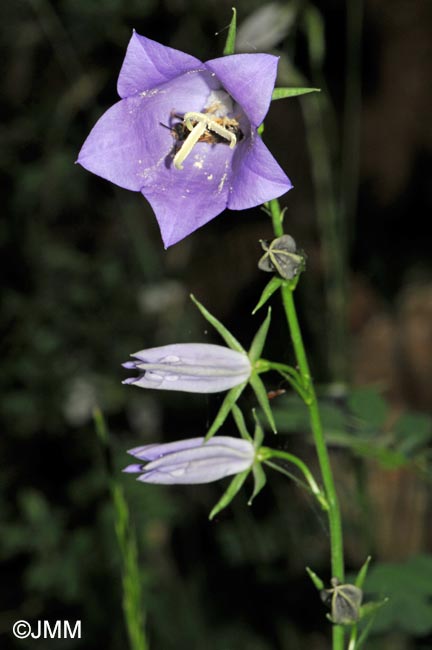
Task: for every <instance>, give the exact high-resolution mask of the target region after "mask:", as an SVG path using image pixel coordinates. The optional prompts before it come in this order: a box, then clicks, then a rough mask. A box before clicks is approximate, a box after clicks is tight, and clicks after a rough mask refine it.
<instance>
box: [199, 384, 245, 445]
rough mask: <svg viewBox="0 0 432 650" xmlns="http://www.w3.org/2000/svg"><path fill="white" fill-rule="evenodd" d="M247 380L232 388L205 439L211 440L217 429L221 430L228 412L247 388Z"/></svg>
mask: <svg viewBox="0 0 432 650" xmlns="http://www.w3.org/2000/svg"><path fill="white" fill-rule="evenodd" d="M246 384H247V382H245V383H244V384H240V386H234V388H231V390H230V391H229V392H228V393H227V394H226V397H225V399H224V401H223V402H222V405H221V407H220V409H219V411H218V414H217V415H216V418H215V420H214V422H213V424H212V425H211V427H210V429H209V430H208V431H207V434H206V437H205V440H206V441H207V440H210V438H212V437H213V436H214V434H215V433H216V431H219V429H220V428H221V426H222V425H223V423H224V422H225V420H226V419H227V416H228V413H229V412H230V411H231V410H232V407H233V406H234V404H235V403H236V401H237V400H238V398H239V397H240V395H241V394H242V392H243V391H244V389H245V386H246Z"/></svg>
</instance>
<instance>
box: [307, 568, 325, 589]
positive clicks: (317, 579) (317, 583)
mask: <svg viewBox="0 0 432 650" xmlns="http://www.w3.org/2000/svg"><path fill="white" fill-rule="evenodd" d="M306 573H307V574H308V576H309V578H310V579H311V580H312V582H313V583H314V586H315V588H316V589H318V591H322V590H323V589H324V582H323V581H322V580H321V578H320V577H318V576H317V574H316V573H315V572H314V571H312V569H310V568H309V567H308V566H307V567H306Z"/></svg>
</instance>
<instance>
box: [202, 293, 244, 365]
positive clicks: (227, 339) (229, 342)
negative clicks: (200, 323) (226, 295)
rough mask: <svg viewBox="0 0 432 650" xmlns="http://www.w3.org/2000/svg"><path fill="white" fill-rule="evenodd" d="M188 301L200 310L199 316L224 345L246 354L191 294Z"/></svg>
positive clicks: (225, 329)
mask: <svg viewBox="0 0 432 650" xmlns="http://www.w3.org/2000/svg"><path fill="white" fill-rule="evenodd" d="M190 299H191V300H192V302H193V303H194V304H195V305H196V306H197V307H198V309H199V310H200V312H201V314H202V315H203V316H204V318H205V319H206V321H208V322H209V323H210V325H212V326H213V327H214V328H215V330H216V331H217V333H218V334H220V336H221V337H222V338H223V340H224V341H225V343H226V344H227V346H228V347H229V348H231V350H237V351H238V352H244V353H246V351H245V349H244V348H243V347H242V346H241V345H240V343H239V342H238V341H237V339H236V338H235V337H234V336H233V335H232V334H231V332H229V331H228V330H227V328H226V327H225V326H224V325H222V323H221V322H220V321H218V319H217V318H215V316H213V315H212V314H211V313H210V312H209V311H208V310H207V309H206V308H205V307H204V305H202V304H201V303H200V302H199V301H198V300H197V299H196V298H195V296H193V295H192V294H191V295H190Z"/></svg>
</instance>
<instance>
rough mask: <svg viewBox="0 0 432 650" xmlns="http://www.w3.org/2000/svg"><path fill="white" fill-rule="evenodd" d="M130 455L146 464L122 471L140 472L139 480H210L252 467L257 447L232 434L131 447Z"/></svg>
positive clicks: (216, 479) (176, 482) (163, 482)
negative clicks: (206, 439)
mask: <svg viewBox="0 0 432 650" xmlns="http://www.w3.org/2000/svg"><path fill="white" fill-rule="evenodd" d="M128 453H129V454H132V456H135V457H136V458H138V459H139V460H144V461H149V462H147V464H146V465H141V464H133V465H129V466H128V467H126V468H125V469H124V470H123V471H124V472H128V473H140V474H141V476H138V479H137V480H138V481H143V482H144V483H160V484H164V485H174V484H185V485H187V484H194V483H211V482H212V481H218V480H219V479H221V478H224V477H225V476H231V475H233V474H240V473H241V472H244V471H246V470H248V469H251V468H252V466H253V464H254V461H255V454H256V451H255V448H254V445H253V443H252V442H250V441H249V440H243V439H241V438H232V437H229V436H214V437H213V438H211V439H210V440H208V441H207V442H204V438H189V439H188V440H179V441H177V442H169V443H165V444H161V445H158V444H153V445H144V446H142V447H135V449H130V450H129V452H128Z"/></svg>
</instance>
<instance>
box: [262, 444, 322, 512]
mask: <svg viewBox="0 0 432 650" xmlns="http://www.w3.org/2000/svg"><path fill="white" fill-rule="evenodd" d="M259 453H260V455H261V454H262V455H263V460H267V459H269V458H280V459H281V460H286V461H287V462H288V463H292V464H293V465H295V466H296V467H297V468H298V469H299V470H300V471H301V473H302V474H303V476H304V478H305V479H306V482H307V484H308V486H309V488H310V490H311V492H312V494H313V495H314V496H315V497H316V498H317V500H318V501H319V503H320V505H321V507H322V509H323V510H328V503H327V501H326V498H325V496H324V494H323V493H322V491H321V489H320V488H319V486H318V483H317V482H316V480H315V479H314V477H313V475H312V472H311V471H310V470H309V468H308V466H307V465H306V464H305V463H304V462H303V461H302V460H300V458H297V456H294V455H293V454H289V453H288V452H286V451H281V450H280V449H270V448H269V447H261V449H260V452H259Z"/></svg>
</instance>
